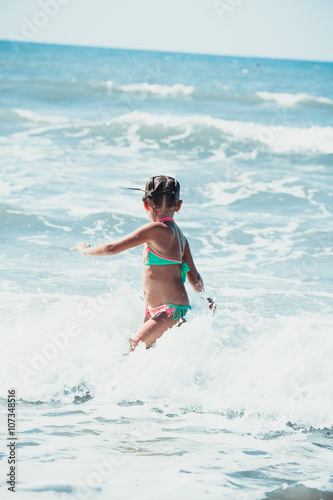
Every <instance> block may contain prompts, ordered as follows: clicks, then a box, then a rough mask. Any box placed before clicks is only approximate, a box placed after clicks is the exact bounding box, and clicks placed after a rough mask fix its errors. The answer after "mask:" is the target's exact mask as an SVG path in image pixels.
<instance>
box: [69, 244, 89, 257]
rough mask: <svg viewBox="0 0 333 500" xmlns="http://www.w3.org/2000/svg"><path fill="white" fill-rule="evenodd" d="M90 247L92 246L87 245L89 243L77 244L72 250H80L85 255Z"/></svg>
mask: <svg viewBox="0 0 333 500" xmlns="http://www.w3.org/2000/svg"><path fill="white" fill-rule="evenodd" d="M89 247H90V245H87V243H77V244H76V245H75V246H74V247H72V248H71V250H78V251H79V252H80V253H81V254H82V255H83V252H84V251H85V250H87V248H89Z"/></svg>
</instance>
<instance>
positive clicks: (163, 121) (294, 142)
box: [110, 111, 333, 154]
mask: <svg viewBox="0 0 333 500" xmlns="http://www.w3.org/2000/svg"><path fill="white" fill-rule="evenodd" d="M112 124H118V125H119V124H128V125H136V135H137V136H139V137H140V138H141V140H144V139H152V138H154V139H155V140H157V141H159V142H160V143H163V142H164V143H165V144H167V145H168V146H171V145H172V144H173V143H174V142H175V141H181V142H183V143H184V141H185V142H187V144H188V145H191V147H196V148H198V147H204V149H205V150H206V151H209V150H215V151H216V146H217V145H221V147H222V149H225V148H226V146H228V147H230V146H234V148H235V151H234V153H235V154H237V153H238V152H239V150H240V149H241V143H243V145H246V146H247V147H251V148H255V147H256V146H261V147H262V148H264V149H268V150H271V151H274V152H276V153H289V152H312V153H325V154H332V153H333V127H319V126H312V127H309V128H297V127H290V126H284V125H262V124H258V123H253V122H241V121H236V120H235V121H231V120H223V119H219V118H213V117H211V116H202V115H189V116H179V115H155V114H152V113H143V112H138V111H134V112H132V113H129V114H126V115H122V116H119V117H117V118H115V119H113V120H112V121H111V123H110V125H112ZM212 142H213V143H214V142H215V148H214V147H212V145H211V144H212ZM210 145H211V146H210Z"/></svg>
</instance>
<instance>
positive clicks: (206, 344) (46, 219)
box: [0, 42, 333, 500]
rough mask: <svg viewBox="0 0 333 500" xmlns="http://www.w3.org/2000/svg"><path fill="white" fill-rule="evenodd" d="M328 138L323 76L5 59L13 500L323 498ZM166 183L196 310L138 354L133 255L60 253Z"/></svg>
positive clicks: (32, 55) (4, 247)
mask: <svg viewBox="0 0 333 500" xmlns="http://www.w3.org/2000/svg"><path fill="white" fill-rule="evenodd" d="M332 119H333V64H332V63H325V62H309V61H293V60H273V59H259V58H241V57H224V56H211V55H195V54H181V53H166V52H152V51H135V50H120V49H109V48H92V47H79V46H77V47H75V46H72V47H71V46H60V45H59V46H58V45H47V44H36V43H20V42H1V43H0V134H1V137H0V158H1V176H0V196H1V198H0V224H1V235H0V237H1V247H0V248H1V251H0V269H1V285H0V298H1V300H0V330H1V349H0V396H1V413H0V421H1V424H0V426H1V429H2V432H1V433H2V441H1V443H2V444H1V448H0V458H1V460H0V487H1V492H0V495H1V498H3V499H4V500H6V499H9V498H14V497H15V498H16V499H18V500H21V499H22V500H31V499H33V500H51V499H52V500H58V499H59V500H60V499H61V500H67V499H78V500H81V499H91V500H94V499H96V500H110V499H112V500H132V499H133V500H134V499H135V500H167V499H168V500H169V499H170V498H172V499H173V500H178V499H179V500H180V499H183V498H190V499H191V500H203V499H207V500H209V499H212V500H213V499H214V500H217V499H219V500H221V499H222V500H234V499H237V500H264V499H271V500H276V499H277V500H289V499H291V500H319V499H322V500H327V499H332V498H333V474H332V472H333V453H332V451H333V440H332V437H333V427H332V425H333V403H332V394H333V369H332V366H333V365H332V359H333V315H332V304H333V302H332V298H333V265H332V264H333V262H332V254H333V252H332V247H333V237H332V228H333V225H332V224H333V217H332V213H333V190H332V174H333V171H332V168H333V122H332ZM154 175H170V176H173V177H176V178H177V180H178V181H179V182H180V186H181V199H182V200H183V206H182V208H181V211H180V212H179V214H177V215H176V216H175V217H176V222H177V224H179V226H180V228H181V229H182V231H183V232H184V234H185V236H186V237H187V239H188V241H189V243H190V247H191V250H192V255H193V258H194V261H195V263H196V266H197V268H198V270H199V272H200V274H201V275H202V278H203V280H204V283H205V293H204V297H203V298H202V297H200V296H198V295H196V293H195V292H194V291H193V290H192V289H191V288H190V287H189V286H187V289H188V293H189V297H190V301H191V304H192V307H193V309H192V310H191V311H190V312H189V314H188V315H187V322H186V324H184V325H182V326H181V327H180V328H173V329H171V330H168V331H167V332H165V334H164V335H163V336H162V337H161V338H160V339H159V340H158V341H157V342H156V344H155V346H154V347H152V348H151V349H148V350H146V349H145V346H144V345H143V344H141V345H139V347H138V348H137V349H136V351H134V352H132V353H130V354H128V339H129V338H130V336H131V335H132V334H133V333H134V332H135V331H136V330H137V329H138V328H139V326H140V325H141V324H142V321H143V303H142V300H141V298H140V295H141V294H142V285H141V273H142V247H136V248H132V249H131V250H128V251H126V252H125V253H120V254H117V255H115V256H112V257H90V258H87V257H82V256H81V255H80V254H79V253H78V252H71V251H70V248H71V247H72V246H73V245H75V244H76V243H77V242H80V241H84V242H86V243H89V244H91V245H93V244H98V243H103V242H106V241H116V240H118V239H120V238H122V237H124V236H125V235H127V234H129V233H130V232H132V231H134V230H135V229H136V228H138V227H140V226H141V225H143V224H146V223H147V222H148V219H147V216H146V212H145V210H144V208H143V204H142V201H141V197H142V194H140V192H139V191H137V192H136V191H131V190H127V189H124V188H126V187H139V188H144V186H145V183H146V181H147V180H148V179H149V178H150V177H151V176H154ZM208 296H209V297H213V298H214V300H215V301H216V303H217V311H216V313H215V314H213V313H212V312H211V311H210V310H209V308H208V302H207V301H206V299H205V297H208ZM9 391H10V392H9ZM8 395H10V398H14V400H15V408H14V409H15V411H14V417H13V416H11V417H10V418H11V419H12V420H14V425H13V423H12V420H10V421H9V420H8V419H9V413H13V411H12V410H13V406H12V405H10V409H9V410H8ZM13 395H14V396H13ZM10 432H14V434H10ZM11 443H12V444H11ZM13 443H14V444H13ZM11 447H12V448H13V450H11ZM11 451H13V453H14V454H15V470H13V469H10V464H9V463H8V462H9V458H10V453H11ZM10 474H11V475H12V476H13V475H14V476H15V477H13V478H12V480H13V481H14V483H15V488H16V490H15V491H16V493H15V494H13V493H12V491H10V490H8V488H9V487H10V482H9V483H7V481H10V480H11V479H10ZM8 478H9V479H8Z"/></svg>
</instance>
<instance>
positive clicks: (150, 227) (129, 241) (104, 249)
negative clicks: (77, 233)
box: [71, 223, 156, 256]
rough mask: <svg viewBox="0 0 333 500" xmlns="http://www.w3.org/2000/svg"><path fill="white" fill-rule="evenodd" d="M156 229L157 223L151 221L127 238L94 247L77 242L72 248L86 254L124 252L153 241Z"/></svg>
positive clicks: (101, 254) (103, 254) (100, 254)
mask: <svg viewBox="0 0 333 500" xmlns="http://www.w3.org/2000/svg"><path fill="white" fill-rule="evenodd" d="M154 230H156V225H155V224H154V223H149V224H146V225H145V226H142V227H140V228H139V229H136V230H135V231H133V233H131V234H129V235H128V236H125V238H123V239H122V240H120V241H116V242H114V243H112V242H110V243H102V244H101V245H95V246H93V247H91V246H90V245H87V244H86V243H77V245H75V246H74V247H72V248H71V250H78V251H79V252H80V253H81V254H82V255H84V256H93V255H99V256H106V255H115V254H116V253H120V252H123V251H124V250H128V249H129V248H133V247H136V246H138V245H142V243H145V242H149V241H151V239H153V233H154Z"/></svg>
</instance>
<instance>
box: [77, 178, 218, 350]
mask: <svg viewBox="0 0 333 500" xmlns="http://www.w3.org/2000/svg"><path fill="white" fill-rule="evenodd" d="M134 189H136V188H134ZM141 191H145V195H144V197H143V198H142V200H143V206H144V208H145V210H146V212H147V215H148V217H149V219H150V220H151V222H150V223H149V224H146V225H144V226H142V227H140V228H139V229H137V230H136V231H134V232H133V233H131V234H129V235H128V236H126V237H125V238H123V239H122V240H120V241H117V242H114V243H103V244H102V245H97V246H94V247H90V245H87V244H85V243H78V244H77V245H75V246H74V247H73V248H71V250H74V249H76V250H78V251H79V252H80V253H81V254H82V255H85V256H86V255H114V254H116V253H119V252H123V251H124V250H127V249H129V248H132V247H135V246H137V245H141V244H143V243H144V245H145V246H144V251H143V288H144V292H143V295H144V300H145V317H144V324H143V325H142V326H141V328H140V329H139V330H138V332H137V333H136V335H135V336H134V337H133V338H131V339H130V346H131V351H133V350H134V349H135V347H136V346H137V345H138V343H139V342H144V343H145V344H146V348H148V347H150V346H151V345H152V344H153V343H154V342H156V340H157V339H158V338H159V337H161V335H162V334H163V333H164V332H165V330H167V329H168V328H172V327H173V326H174V325H177V324H178V325H179V324H181V323H182V322H183V321H184V319H183V318H184V316H185V314H186V312H187V311H188V310H189V309H191V306H190V304H189V299H188V296H187V293H186V289H185V285H184V283H185V280H186V277H187V279H188V282H189V283H190V285H191V286H192V287H193V288H194V290H195V291H196V292H201V291H202V290H203V281H202V278H201V276H200V274H199V273H198V271H197V269H196V267H195V265H194V262H193V258H192V255H191V251H190V247H189V244H188V241H187V239H186V238H185V236H184V235H183V233H182V231H181V230H180V229H179V227H178V226H177V224H176V222H175V221H174V219H173V216H174V214H175V212H176V213H177V212H179V210H180V208H181V206H182V203H183V202H182V200H180V199H179V194H180V185H179V182H178V181H176V179H174V178H173V177H166V176H164V175H159V176H157V177H152V178H151V179H149V181H148V182H147V184H146V189H145V190H141ZM208 301H209V302H210V307H211V308H213V305H214V304H213V303H212V301H211V299H208Z"/></svg>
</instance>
